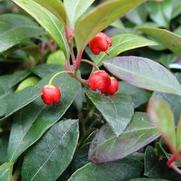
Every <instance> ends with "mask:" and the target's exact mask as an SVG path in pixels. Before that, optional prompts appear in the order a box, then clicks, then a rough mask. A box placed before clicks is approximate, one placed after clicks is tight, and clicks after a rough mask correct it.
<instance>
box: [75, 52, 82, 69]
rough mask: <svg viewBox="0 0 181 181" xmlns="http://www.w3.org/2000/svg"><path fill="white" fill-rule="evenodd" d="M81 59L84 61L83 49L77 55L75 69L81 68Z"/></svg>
mask: <svg viewBox="0 0 181 181" xmlns="http://www.w3.org/2000/svg"><path fill="white" fill-rule="evenodd" d="M81 61H82V50H81V51H80V52H79V53H78V55H77V58H76V66H75V71H77V70H78V69H79V67H80V63H81Z"/></svg>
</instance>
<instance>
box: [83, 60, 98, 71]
mask: <svg viewBox="0 0 181 181" xmlns="http://www.w3.org/2000/svg"><path fill="white" fill-rule="evenodd" d="M81 62H86V63H88V64H90V65H91V66H92V67H94V68H95V69H96V70H100V69H99V67H98V66H97V65H96V64H95V63H94V62H91V61H89V60H85V59H83V60H82V61H81Z"/></svg>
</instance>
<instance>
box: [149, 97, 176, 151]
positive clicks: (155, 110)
mask: <svg viewBox="0 0 181 181" xmlns="http://www.w3.org/2000/svg"><path fill="white" fill-rule="evenodd" d="M148 114H149V117H150V119H151V120H152V122H153V123H154V124H155V126H156V127H157V128H158V130H159V132H160V134H161V135H162V136H163V138H164V139H165V141H166V143H167V144H168V145H169V146H170V147H173V148H176V133H175V121H174V116H173V113H172V110H171V108H170V106H169V105H168V104H167V103H166V102H165V101H163V100H161V99H152V100H151V101H150V103H149V106H148Z"/></svg>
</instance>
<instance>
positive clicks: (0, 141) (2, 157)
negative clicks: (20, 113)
mask: <svg viewBox="0 0 181 181" xmlns="http://www.w3.org/2000/svg"><path fill="white" fill-rule="evenodd" d="M0 129H1V128H0ZM1 131H2V130H1ZM8 140H9V135H6V134H5V135H2V136H1V138H0V164H2V163H4V162H6V161H7V148H8Z"/></svg>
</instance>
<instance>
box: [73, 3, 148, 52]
mask: <svg viewBox="0 0 181 181" xmlns="http://www.w3.org/2000/svg"><path fill="white" fill-rule="evenodd" d="M143 2H144V0H134V1H132V0H111V1H106V2H105V3H102V4H101V5H99V6H98V7H96V8H94V9H92V10H91V11H90V12H88V13H87V14H86V15H85V16H82V17H81V18H80V19H79V20H78V22H77V24H76V28H75V39H76V43H77V48H78V51H80V50H82V49H84V48H85V46H86V44H87V43H88V42H89V41H90V40H91V39H92V37H93V36H94V35H96V34H97V33H98V32H100V31H102V30H103V29H105V28H106V27H107V26H109V25H110V24H111V23H113V22H114V21H115V20H116V19H118V18H120V17H122V16H124V15H125V14H126V13H127V12H128V11H129V10H131V9H133V8H134V7H136V6H138V5H139V4H141V3H143Z"/></svg>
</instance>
